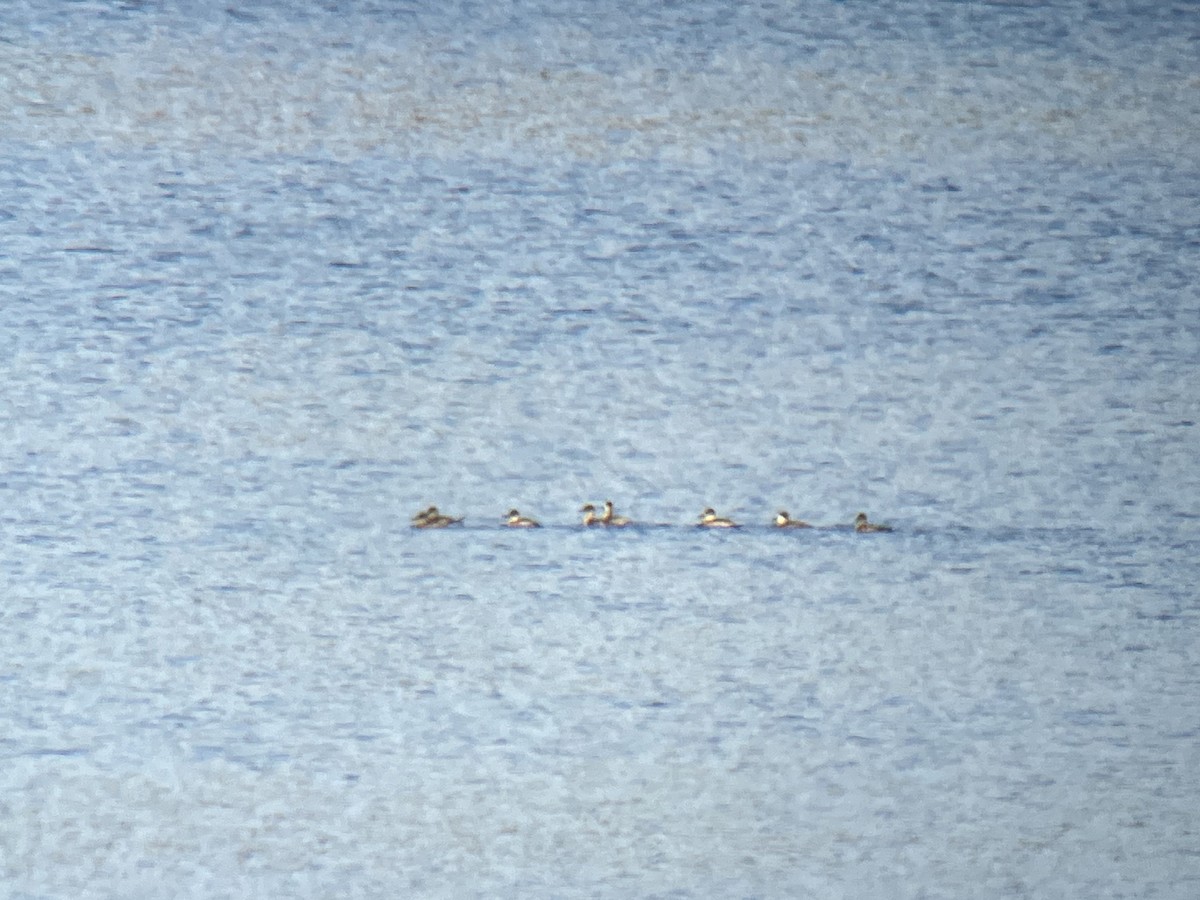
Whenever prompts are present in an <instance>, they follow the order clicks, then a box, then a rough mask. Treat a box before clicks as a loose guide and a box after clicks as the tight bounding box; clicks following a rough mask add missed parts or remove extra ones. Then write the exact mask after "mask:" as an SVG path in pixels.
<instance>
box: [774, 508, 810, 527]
mask: <svg viewBox="0 0 1200 900" xmlns="http://www.w3.org/2000/svg"><path fill="white" fill-rule="evenodd" d="M775 527H776V528H812V526H811V525H809V524H808V523H807V522H801V521H800V520H799V519H792V518H789V517H788V514H787V510H786V509H781V510H780V511H779V512H777V513H775Z"/></svg>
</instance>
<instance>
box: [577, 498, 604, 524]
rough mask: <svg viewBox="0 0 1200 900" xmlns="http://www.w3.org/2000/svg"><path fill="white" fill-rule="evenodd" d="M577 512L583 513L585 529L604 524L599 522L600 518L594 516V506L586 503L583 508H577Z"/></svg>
mask: <svg viewBox="0 0 1200 900" xmlns="http://www.w3.org/2000/svg"><path fill="white" fill-rule="evenodd" d="M579 511H580V512H581V513H583V524H584V526H585V527H588V528H591V527H592V526H593V525H603V524H604V522H603V521H602V520H601V518H600V517H599V516H598V515H596V506H595V504H592V503H588V504H586V505H584V506H581V507H580V508H579Z"/></svg>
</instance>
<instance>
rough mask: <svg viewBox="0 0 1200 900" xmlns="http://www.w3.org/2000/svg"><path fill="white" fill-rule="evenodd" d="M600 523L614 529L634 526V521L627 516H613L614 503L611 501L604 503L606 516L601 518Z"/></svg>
mask: <svg viewBox="0 0 1200 900" xmlns="http://www.w3.org/2000/svg"><path fill="white" fill-rule="evenodd" d="M600 521H601V522H603V523H604V524H605V525H608V526H609V527H612V528H624V527H625V526H626V525H631V524H633V520H631V519H629V518H627V517H625V516H617V515H613V502H612V501H611V500H605V501H604V515H602V516H601V517H600Z"/></svg>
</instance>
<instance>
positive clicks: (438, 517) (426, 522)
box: [412, 506, 463, 528]
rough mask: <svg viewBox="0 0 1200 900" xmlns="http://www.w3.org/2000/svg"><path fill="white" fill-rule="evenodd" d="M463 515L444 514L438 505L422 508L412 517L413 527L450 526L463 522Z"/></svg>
mask: <svg viewBox="0 0 1200 900" xmlns="http://www.w3.org/2000/svg"><path fill="white" fill-rule="evenodd" d="M462 520H463V517H462V516H459V517H457V518H455V517H453V516H444V515H442V514H441V513H440V512H439V511H438V508H437V507H436V506H431V507H429V509H424V510H421V512H419V513H417V514H416V515H415V516H413V517H412V527H413V528H449V527H450V526H451V525H460V524H462Z"/></svg>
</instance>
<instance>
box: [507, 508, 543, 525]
mask: <svg viewBox="0 0 1200 900" xmlns="http://www.w3.org/2000/svg"><path fill="white" fill-rule="evenodd" d="M504 524H505V525H506V526H508V527H509V528H541V527H542V526H541V523H539V522H538V521H537V520H536V519H530V518H528V517H527V516H523V515H521V514H520V513H519V512H517V511H516V510H515V509H510V510H509V511H508V517H507V519H506V520H505V522H504Z"/></svg>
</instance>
